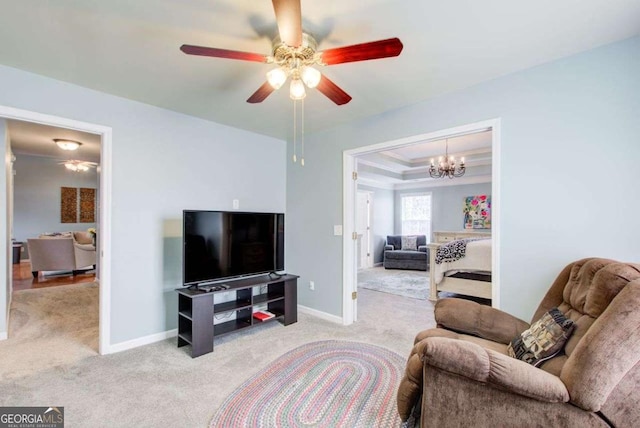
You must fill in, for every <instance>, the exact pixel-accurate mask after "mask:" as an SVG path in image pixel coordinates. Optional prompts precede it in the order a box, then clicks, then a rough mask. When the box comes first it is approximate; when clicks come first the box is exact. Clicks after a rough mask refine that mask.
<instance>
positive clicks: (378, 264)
mask: <svg viewBox="0 0 640 428" xmlns="http://www.w3.org/2000/svg"><path fill="white" fill-rule="evenodd" d="M383 264H384V263H383V262H380V263H374V264H373V267H380V266H382V265H383Z"/></svg>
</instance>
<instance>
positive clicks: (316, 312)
mask: <svg viewBox="0 0 640 428" xmlns="http://www.w3.org/2000/svg"><path fill="white" fill-rule="evenodd" d="M298 310H299V311H300V312H302V313H304V314H307V315H312V316H314V317H316V318H320V319H323V320H326V321H331V322H335V323H338V324H343V322H342V317H339V316H337V315H332V314H328V313H326V312H322V311H319V310H317V309H313V308H309V307H307V306H303V305H298Z"/></svg>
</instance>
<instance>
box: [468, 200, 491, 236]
mask: <svg viewBox="0 0 640 428" xmlns="http://www.w3.org/2000/svg"><path fill="white" fill-rule="evenodd" d="M463 212H464V228H465V229H491V195H477V196H467V197H466V198H464V208H463Z"/></svg>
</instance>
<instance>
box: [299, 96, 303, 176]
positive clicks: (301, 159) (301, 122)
mask: <svg viewBox="0 0 640 428" xmlns="http://www.w3.org/2000/svg"><path fill="white" fill-rule="evenodd" d="M300 103H301V107H300V109H301V116H302V120H301V121H300V128H301V132H300V139H301V140H302V151H301V152H302V153H301V154H302V156H301V157H300V165H302V166H304V98H303V99H302V101H301V102H300Z"/></svg>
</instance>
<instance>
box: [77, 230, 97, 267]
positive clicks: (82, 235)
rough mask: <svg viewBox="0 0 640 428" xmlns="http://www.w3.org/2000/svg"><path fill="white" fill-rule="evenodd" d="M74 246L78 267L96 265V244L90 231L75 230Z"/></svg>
mask: <svg viewBox="0 0 640 428" xmlns="http://www.w3.org/2000/svg"><path fill="white" fill-rule="evenodd" d="M73 246H74V250H75V258H76V269H83V268H87V267H95V265H96V246H95V245H94V240H93V237H92V236H91V234H90V233H88V232H73Z"/></svg>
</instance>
